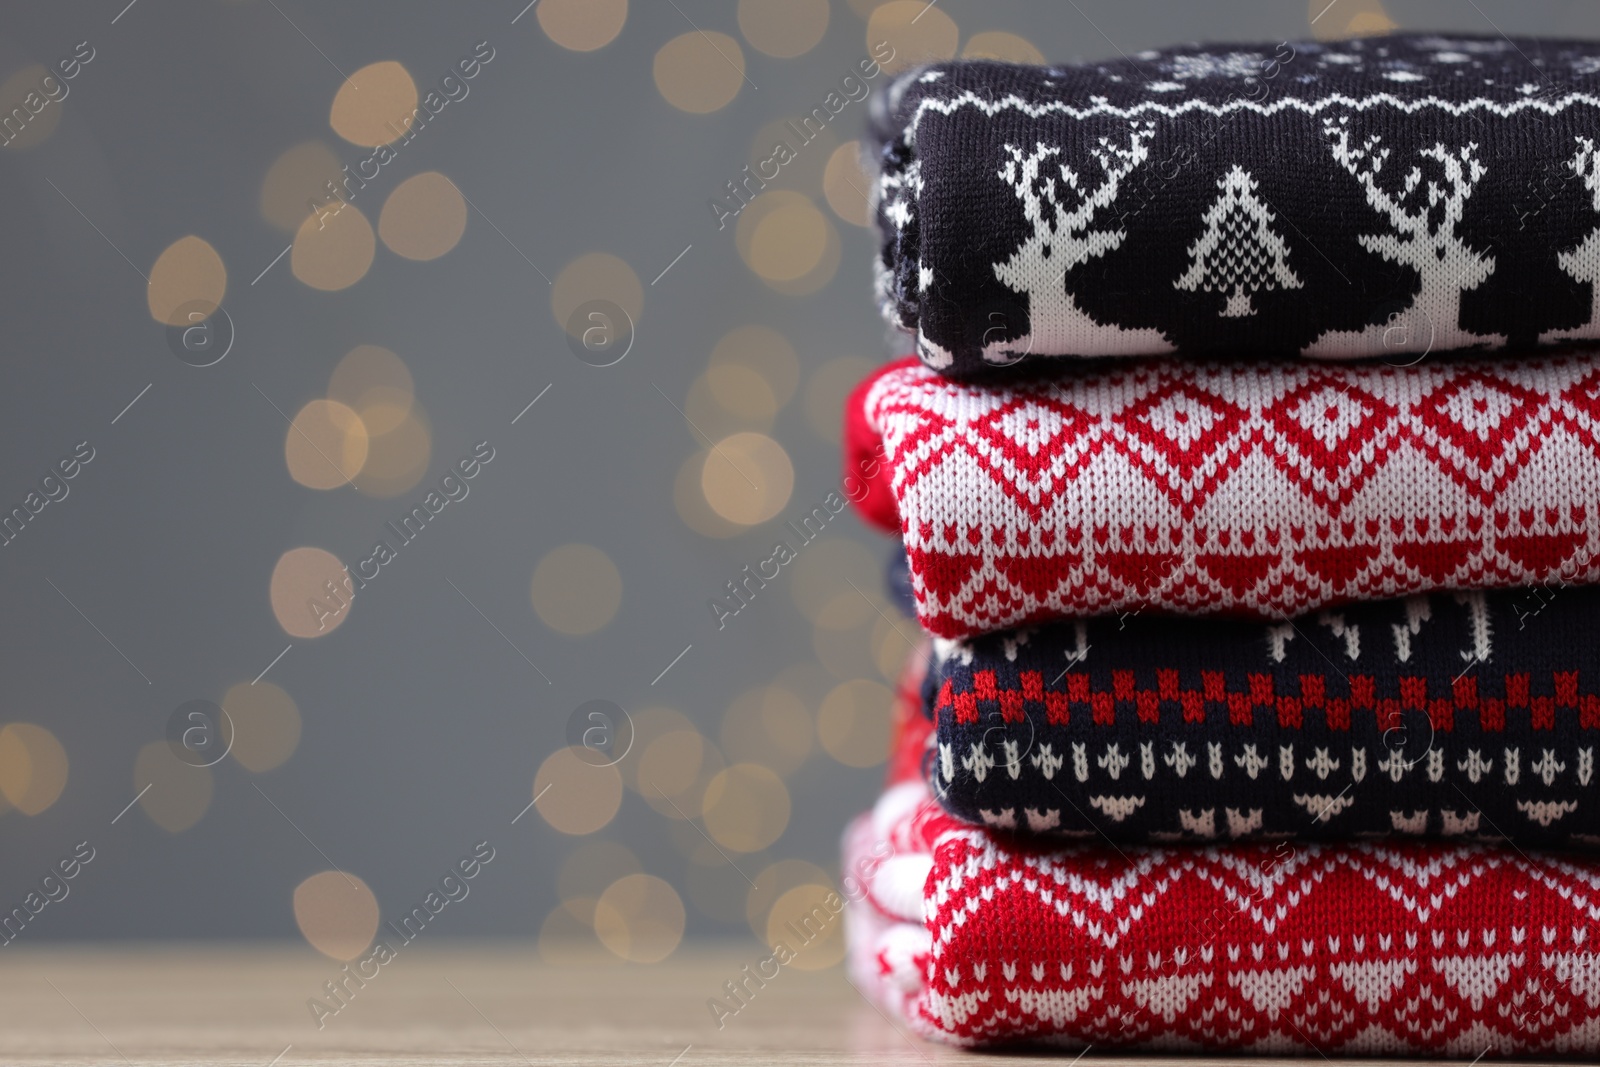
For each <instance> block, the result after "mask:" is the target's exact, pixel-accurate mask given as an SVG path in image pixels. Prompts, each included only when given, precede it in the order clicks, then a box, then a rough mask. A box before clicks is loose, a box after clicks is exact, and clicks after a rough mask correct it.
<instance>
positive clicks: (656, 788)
mask: <svg viewBox="0 0 1600 1067" xmlns="http://www.w3.org/2000/svg"><path fill="white" fill-rule="evenodd" d="M708 749H709V745H708V744H707V742H706V740H705V738H703V737H701V736H700V733H699V731H697V730H695V729H693V728H690V729H687V730H672V731H670V732H668V733H665V734H662V735H661V736H660V737H656V738H653V739H651V741H650V742H649V743H648V744H646V745H645V746H644V749H643V750H642V751H641V752H640V753H639V766H638V767H637V768H636V780H637V782H638V785H639V792H640V794H641V795H642V796H644V797H645V798H647V799H660V798H662V797H672V798H677V797H679V796H681V795H682V794H684V793H686V792H688V791H689V790H691V789H693V788H694V786H695V785H696V783H698V782H699V781H700V770H701V768H702V767H703V766H704V765H705V762H706V756H707V752H708ZM669 806H670V805H669Z"/></svg>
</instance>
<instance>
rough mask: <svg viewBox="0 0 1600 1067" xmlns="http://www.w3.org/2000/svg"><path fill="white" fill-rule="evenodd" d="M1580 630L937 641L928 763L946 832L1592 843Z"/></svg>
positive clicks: (1593, 735)
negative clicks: (953, 823) (982, 828)
mask: <svg viewBox="0 0 1600 1067" xmlns="http://www.w3.org/2000/svg"><path fill="white" fill-rule="evenodd" d="M1596 618H1600V589H1597V588H1594V587H1587V588H1559V587H1555V588H1550V589H1537V590H1518V591H1515V592H1504V593H1488V594H1485V593H1454V594H1449V593H1444V594H1435V595H1433V596H1419V597H1414V598H1411V599H1409V600H1405V601H1384V602H1377V603H1368V604H1359V605H1355V606H1353V607H1350V608H1348V609H1344V610H1340V611H1326V612H1323V613H1321V614H1319V615H1315V616H1309V617H1305V618H1300V619H1297V620H1293V621H1289V622H1283V623H1268V624H1259V623H1245V622H1237V621H1209V622H1206V623H1203V624H1201V623H1196V622H1195V621H1193V620H1188V619H1175V618H1170V617H1169V618H1162V617H1156V616H1151V615H1130V616H1126V617H1124V618H1121V619H1118V618H1116V617H1109V618H1100V619H1093V620H1089V621H1085V622H1075V623H1061V624H1056V625H1052V626H1048V627H1043V628H1039V629H1030V630H1019V631H1014V632H1011V633H1006V634H999V635H993V636H988V637H982V638H977V639H974V640H971V641H939V642H935V654H934V656H933V658H932V666H931V669H930V670H929V671H928V672H927V678H926V680H925V682H924V690H923V692H924V706H925V707H926V709H927V710H928V712H929V713H930V714H931V716H932V717H933V719H934V722H935V724H936V726H935V732H936V751H935V752H933V753H923V755H924V758H925V761H926V763H927V771H928V774H929V777H930V781H931V784H932V785H933V788H934V791H935V792H936V793H937V795H938V797H939V799H940V800H941V802H942V803H943V804H944V806H945V807H946V808H947V809H948V810H949V811H950V812H951V813H952V814H954V815H956V816H958V817H959V818H961V819H963V820H965V821H967V822H969V823H974V824H978V825H988V826H993V827H995V828H999V829H1006V830H1014V831H1016V832H1018V833H1031V834H1053V835H1065V836H1073V837H1081V838H1085V839H1092V840H1106V841H1114V842H1118V843H1126V842H1140V841H1181V840H1187V841H1201V842H1204V841H1206V840H1209V839H1215V838H1259V837H1276V836H1292V837H1295V838H1297V839H1306V840H1308V839H1317V838H1321V839H1325V840H1349V839H1353V838H1360V837H1385V836H1394V835H1401V836H1427V837H1467V838H1476V839H1491V838H1503V837H1510V838H1512V839H1513V840H1515V841H1516V842H1517V843H1518V844H1520V845H1523V846H1529V847H1532V846H1553V847H1564V846H1572V845H1582V846H1585V847H1593V846H1595V845H1600V781H1596V774H1595V754H1596V752H1597V751H1600V646H1597V645H1596V643H1595V641H1594V636H1593V634H1594V620H1595V619H1596ZM908 743H910V742H909V741H908Z"/></svg>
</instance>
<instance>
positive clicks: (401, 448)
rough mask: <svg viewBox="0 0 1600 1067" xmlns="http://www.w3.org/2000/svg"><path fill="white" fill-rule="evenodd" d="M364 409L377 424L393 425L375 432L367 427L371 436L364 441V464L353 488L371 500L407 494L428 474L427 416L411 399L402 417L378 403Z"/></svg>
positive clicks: (430, 437) (430, 450) (429, 431)
mask: <svg viewBox="0 0 1600 1067" xmlns="http://www.w3.org/2000/svg"><path fill="white" fill-rule="evenodd" d="M365 410H366V411H367V412H368V413H369V414H375V415H376V421H378V422H389V423H392V424H394V429H392V430H387V431H385V432H383V433H379V432H377V430H376V429H373V428H372V426H370V425H369V426H368V430H369V432H371V434H372V437H371V439H370V440H369V441H368V442H367V462H366V463H365V464H364V465H363V466H362V468H361V481H360V482H358V483H357V487H358V488H359V489H360V490H361V492H362V493H363V494H365V495H367V496H375V497H396V496H399V495H400V494H401V493H406V492H410V491H411V490H412V489H414V488H416V486H417V483H418V482H420V481H422V477H423V475H425V474H427V473H428V463H429V462H430V461H431V460H432V458H433V430H432V429H431V428H430V426H429V423H428V413H427V412H426V411H424V410H423V408H422V405H421V404H419V403H417V402H416V401H415V400H413V401H412V403H411V406H410V408H409V409H408V410H407V411H406V413H405V415H404V416H400V415H399V414H398V409H396V408H385V407H384V406H383V405H381V404H380V405H376V406H375V407H372V408H367V409H365ZM396 419H398V422H395V420H396ZM363 421H365V420H363Z"/></svg>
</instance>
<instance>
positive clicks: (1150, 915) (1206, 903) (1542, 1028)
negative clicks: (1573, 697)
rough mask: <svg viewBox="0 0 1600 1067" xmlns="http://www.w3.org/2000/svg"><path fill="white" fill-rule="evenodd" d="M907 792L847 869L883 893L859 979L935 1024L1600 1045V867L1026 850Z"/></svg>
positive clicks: (1432, 1046)
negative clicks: (1599, 946) (1599, 948)
mask: <svg viewBox="0 0 1600 1067" xmlns="http://www.w3.org/2000/svg"><path fill="white" fill-rule="evenodd" d="M904 793H905V787H901V789H899V790H891V791H890V792H889V793H887V794H885V797H884V800H883V801H882V802H880V805H879V809H880V810H877V811H874V812H873V813H871V814H870V815H867V816H863V817H862V818H861V819H860V820H858V821H857V822H856V823H855V824H854V825H853V826H852V827H851V830H850V832H849V833H848V834H847V835H846V840H845V856H844V864H845V868H846V869H847V870H850V871H857V872H861V873H862V874H863V875H864V876H865V880H866V885H867V893H866V895H865V898H864V899H861V900H858V901H857V902H855V903H853V904H852V905H851V909H852V911H853V912H855V914H852V915H851V917H850V921H849V925H848V927H847V931H848V934H849V937H850V938H851V943H850V972H851V975H852V978H853V980H854V981H855V982H856V983H857V984H858V985H859V986H860V987H861V988H862V991H863V992H864V993H866V994H867V995H868V996H870V997H871V998H872V999H873V1000H874V1001H875V1002H876V1003H877V1004H878V1005H879V1006H880V1007H881V1008H882V1009H883V1010H884V1011H886V1012H890V1013H893V1014H895V1015H896V1016H898V1017H899V1018H900V1019H902V1020H903V1021H904V1022H905V1023H907V1024H908V1025H909V1026H910V1028H911V1029H913V1030H915V1031H917V1032H918V1033H921V1034H922V1035H924V1036H926V1037H929V1038H933V1039H935V1040H939V1041H943V1042H946V1043H949V1044H954V1045H965V1046H1008V1045H1054V1046H1062V1047H1064V1048H1068V1049H1082V1048H1085V1047H1093V1048H1094V1049H1095V1050H1096V1051H1112V1050H1143V1051H1160V1052H1214V1053H1236V1052H1243V1053H1253V1054H1263V1053H1265V1054H1278V1055H1299V1056H1307V1057H1312V1056H1316V1055H1318V1054H1320V1055H1323V1056H1337V1055H1341V1054H1342V1055H1433V1056H1450V1057H1457V1058H1461V1059H1463V1060H1468V1059H1474V1058H1477V1057H1480V1056H1483V1057H1490V1058H1495V1057H1506V1056H1527V1055H1560V1056H1573V1057H1589V1058H1593V1057H1594V1056H1596V1055H1600V956H1597V954H1596V948H1595V945H1596V940H1597V938H1600V865H1597V864H1596V863H1593V862H1585V861H1581V860H1577V859H1574V858H1567V857H1560V856H1556V855H1545V854H1529V855H1523V854H1521V853H1518V852H1516V851H1512V850H1508V849H1504V850H1503V849H1494V848H1489V847H1485V846H1471V845H1442V844H1426V843H1399V842H1397V843H1389V844H1376V843H1361V844H1353V845H1346V846H1343V847H1337V846H1330V845H1323V844H1317V843H1309V842H1289V841H1279V842H1277V843H1275V844H1258V845H1230V846H1218V847H1208V848H1179V849H1161V848H1141V847H1138V846H1130V847H1128V848H1127V849H1123V850H1117V849H1112V848H1107V847H1104V846H1101V847H1071V848H1045V847H1027V846H1024V845H1021V844H1018V843H1016V842H1015V841H1012V840H1008V839H1006V838H1003V837H998V836H995V835H993V834H992V833H991V832H989V831H984V830H977V829H972V828H964V827H961V826H960V825H959V824H957V823H955V822H954V821H953V820H951V819H950V818H949V817H948V816H946V815H943V814H934V813H935V812H937V806H936V805H935V804H933V802H932V801H931V800H925V801H924V803H923V805H922V806H920V807H916V806H913V805H911V804H909V803H908V799H909V798H908V797H907V796H906V795H904ZM884 808H888V809H889V810H888V811H884V810H882V809H884ZM886 824H887V825H886ZM908 836H909V838H910V843H909V845H908V844H907V843H906V842H907V838H908ZM890 840H896V841H899V842H900V845H899V846H898V847H899V848H901V849H905V848H910V849H912V850H913V851H909V852H908V851H893V849H892V847H891V846H889V845H888V844H887V842H888V841H890ZM891 852H892V859H893V860H894V861H896V862H889V861H886V860H885V859H884V855H885V854H886V853H891ZM908 901H909V902H911V903H909V904H908ZM918 904H920V909H919V910H918V911H916V912H913V910H912V909H913V908H914V907H915V906H916V905H918Z"/></svg>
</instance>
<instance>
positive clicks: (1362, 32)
mask: <svg viewBox="0 0 1600 1067" xmlns="http://www.w3.org/2000/svg"><path fill="white" fill-rule="evenodd" d="M1306 17H1307V18H1308V19H1310V20H1311V31H1312V33H1313V34H1314V35H1315V36H1316V38H1317V40H1319V41H1336V40H1341V39H1343V38H1346V37H1372V36H1381V35H1383V34H1386V33H1389V32H1390V31H1392V30H1394V29H1397V28H1398V25H1397V23H1396V22H1395V21H1394V19H1393V18H1391V17H1390V16H1389V12H1388V11H1387V10H1386V9H1385V8H1384V6H1383V2H1382V0H1339V2H1338V3H1337V4H1330V3H1329V2H1328V0H1309V2H1308V4H1307V10H1306Z"/></svg>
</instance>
